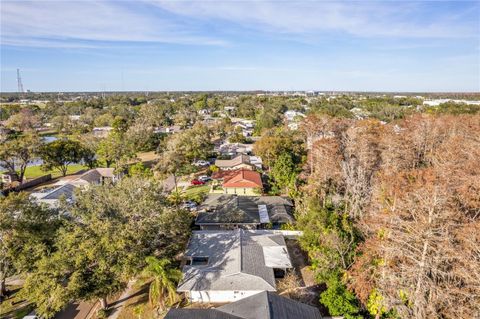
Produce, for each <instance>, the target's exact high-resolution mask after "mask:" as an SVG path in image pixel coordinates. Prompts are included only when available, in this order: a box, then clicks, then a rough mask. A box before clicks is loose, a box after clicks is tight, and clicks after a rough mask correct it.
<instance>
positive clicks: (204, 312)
mask: <svg viewBox="0 0 480 319" xmlns="http://www.w3.org/2000/svg"><path fill="white" fill-rule="evenodd" d="M185 318H189V319H239V318H242V319H294V318H302V319H321V318H322V316H321V315H320V311H319V310H318V309H317V308H315V307H312V306H309V305H306V304H303V303H301V302H298V301H295V300H292V299H289V298H285V297H282V296H279V295H277V294H275V293H272V292H269V291H263V292H260V293H258V294H255V295H253V296H250V297H247V298H243V299H241V300H238V301H235V302H232V303H229V304H226V305H223V306H220V307H218V308H214V309H213V308H210V309H191V308H190V309H186V308H183V309H182V308H179V309H171V310H170V311H169V312H168V313H167V315H166V316H165V319H185Z"/></svg>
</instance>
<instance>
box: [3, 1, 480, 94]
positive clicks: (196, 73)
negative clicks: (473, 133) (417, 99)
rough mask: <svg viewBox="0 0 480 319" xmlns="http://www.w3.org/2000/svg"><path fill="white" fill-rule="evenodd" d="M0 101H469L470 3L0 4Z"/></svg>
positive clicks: (475, 33)
mask: <svg viewBox="0 0 480 319" xmlns="http://www.w3.org/2000/svg"><path fill="white" fill-rule="evenodd" d="M0 13H1V22H0V23H1V29H0V41H1V52H0V54H1V57H0V62H1V77H0V80H1V83H0V90H1V91H2V92H12V91H17V76H16V70H17V68H19V69H20V72H21V77H22V82H23V86H24V88H25V89H29V90H31V91H34V92H39V91H127V90H128V91H147V90H148V91H182V90H203V91H210V90H233V91H235V90H317V91H333V90H335V91H395V92H400V91H402V92H479V91H480V1H402V0H397V1H394V0H385V1H312V0H311V1H286V0H275V1H265V0H257V1H256V0H240V1H239V0H228V1H227V0H218V1H215V0H210V1H202V0H191V1H181V0H178V1H175V0H170V1H155V0H137V1H126V0H112V1H89V0H81V1H75V0H74V1H72V0H70V1H67V0H63V1H62V0H56V1H42V0H36V1H22V0H15V1H12V0H10V1H6V0H0Z"/></svg>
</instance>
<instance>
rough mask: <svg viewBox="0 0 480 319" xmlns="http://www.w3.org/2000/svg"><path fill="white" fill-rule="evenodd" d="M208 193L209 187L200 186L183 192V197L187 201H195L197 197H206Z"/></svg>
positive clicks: (191, 187)
mask: <svg viewBox="0 0 480 319" xmlns="http://www.w3.org/2000/svg"><path fill="white" fill-rule="evenodd" d="M209 191H210V185H208V184H206V185H202V186H190V187H188V188H187V189H186V190H185V191H184V192H183V195H184V196H185V197H186V198H188V199H195V198H196V197H198V196H204V195H207V194H208V192H209Z"/></svg>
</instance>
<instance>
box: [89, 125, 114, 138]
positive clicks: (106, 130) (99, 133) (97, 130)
mask: <svg viewBox="0 0 480 319" xmlns="http://www.w3.org/2000/svg"><path fill="white" fill-rule="evenodd" d="M112 130H113V127H111V126H101V127H94V128H93V130H92V131H93V135H94V136H96V137H107V136H108V134H110V132H111V131H112Z"/></svg>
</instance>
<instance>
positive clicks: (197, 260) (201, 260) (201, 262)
mask: <svg viewBox="0 0 480 319" xmlns="http://www.w3.org/2000/svg"><path fill="white" fill-rule="evenodd" d="M190 265H192V266H206V265H208V257H192V260H191V262H190Z"/></svg>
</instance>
